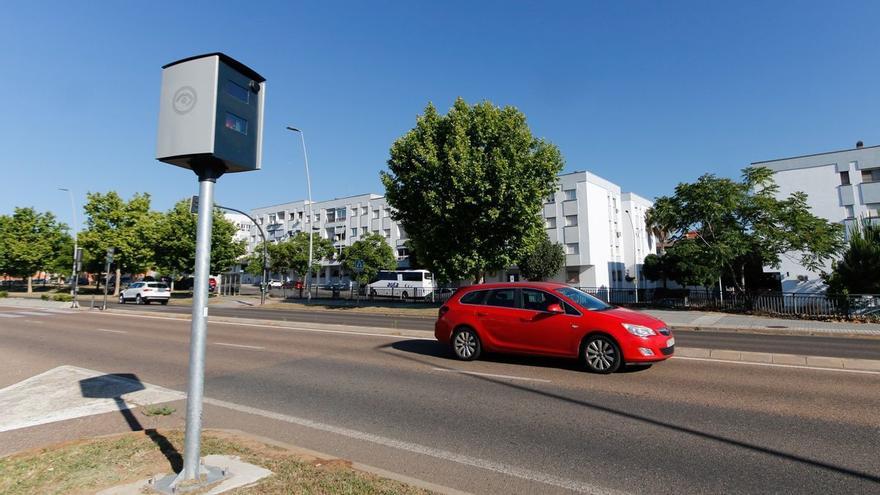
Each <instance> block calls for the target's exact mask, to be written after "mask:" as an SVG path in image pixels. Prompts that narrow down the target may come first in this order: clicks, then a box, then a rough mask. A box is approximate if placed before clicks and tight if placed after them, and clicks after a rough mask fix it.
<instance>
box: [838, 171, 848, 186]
mask: <svg viewBox="0 0 880 495" xmlns="http://www.w3.org/2000/svg"><path fill="white" fill-rule="evenodd" d="M840 185H841V186H848V185H849V172H841V173H840Z"/></svg>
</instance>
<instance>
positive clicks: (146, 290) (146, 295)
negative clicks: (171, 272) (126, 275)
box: [119, 282, 171, 306]
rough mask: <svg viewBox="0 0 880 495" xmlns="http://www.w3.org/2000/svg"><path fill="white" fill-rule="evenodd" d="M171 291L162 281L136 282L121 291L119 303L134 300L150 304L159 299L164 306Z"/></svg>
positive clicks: (138, 302)
mask: <svg viewBox="0 0 880 495" xmlns="http://www.w3.org/2000/svg"><path fill="white" fill-rule="evenodd" d="M169 298H171V291H170V290H168V286H167V285H165V284H163V283H161V282H135V283H133V284H131V286H130V287H129V288H127V289H125V290H124V291H122V292H120V293H119V304H125V303H126V302H127V301H134V302H135V303H136V304H150V303H151V302H153V301H158V302H159V303H161V304H162V305H163V306H164V305H166V304H168V299H169Z"/></svg>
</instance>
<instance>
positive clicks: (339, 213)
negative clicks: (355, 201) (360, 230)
mask: <svg viewBox="0 0 880 495" xmlns="http://www.w3.org/2000/svg"><path fill="white" fill-rule="evenodd" d="M346 213H348V209H347V208H336V220H339V221H340V222H343V221H345V214H346Z"/></svg>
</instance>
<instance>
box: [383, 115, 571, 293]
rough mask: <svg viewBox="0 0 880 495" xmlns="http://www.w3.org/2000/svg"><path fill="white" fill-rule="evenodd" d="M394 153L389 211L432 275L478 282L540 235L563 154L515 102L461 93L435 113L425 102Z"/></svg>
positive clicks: (388, 176)
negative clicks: (471, 100) (535, 131)
mask: <svg viewBox="0 0 880 495" xmlns="http://www.w3.org/2000/svg"><path fill="white" fill-rule="evenodd" d="M390 154H391V157H390V159H389V160H388V171H387V172H382V174H381V176H382V183H383V184H384V185H385V191H386V199H387V201H388V204H389V205H390V206H392V207H393V208H394V210H395V211H394V212H393V213H392V216H393V217H394V219H395V220H397V221H399V222H400V223H401V224H402V226H403V228H404V229H405V230H406V232H407V233H408V234H409V236H410V240H411V243H412V246H413V248H414V250H415V251H416V252H418V255H419V260H420V261H421V262H422V263H423V264H424V265H425V266H426V267H427V268H428V269H429V270H431V271H432V272H433V273H434V274H435V275H436V276H437V278H438V279H440V280H443V281H455V280H462V279H466V278H472V279H474V280H477V281H479V280H481V279H482V274H483V273H485V272H487V271H494V270H498V269H501V268H504V267H506V266H509V265H511V264H513V263H515V262H516V261H518V260H519V259H520V258H522V256H523V255H524V254H525V253H526V252H528V250H529V249H530V248H531V246H533V245H534V244H535V243H536V242H538V241H539V240H540V239H541V237H542V236H545V233H544V228H543V221H542V219H541V208H542V205H543V201H544V198H546V197H547V196H549V195H550V193H552V192H553V191H554V189H555V188H556V176H557V174H558V173H559V172H560V171H561V170H562V167H563V159H562V155H561V154H560V152H559V149H558V148H557V147H556V146H554V145H552V144H550V143H548V142H546V141H544V140H543V139H537V138H535V137H534V136H532V133H531V131H530V130H529V127H528V124H527V123H526V118H525V115H523V114H522V112H520V111H519V110H517V109H516V108H514V107H509V106H508V107H504V108H499V107H496V106H495V105H492V104H491V103H489V102H488V101H486V102H482V103H478V104H476V105H473V106H471V105H468V104H467V103H465V101H464V100H463V99H461V98H459V99H457V100H456V101H455V104H454V105H453V107H452V109H451V110H450V111H449V112H448V113H447V114H446V115H440V114H438V113H437V110H436V109H435V108H434V105H432V104H428V106H427V107H426V108H425V112H424V114H423V115H421V116H419V117H418V118H417V119H416V126H415V127H414V128H413V129H411V130H410V131H409V132H407V133H406V134H405V135H403V136H402V137H400V138H399V139H397V141H395V142H394V144H393V145H392V146H391V153H390Z"/></svg>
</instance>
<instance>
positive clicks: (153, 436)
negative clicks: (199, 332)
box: [0, 430, 431, 495]
mask: <svg viewBox="0 0 880 495" xmlns="http://www.w3.org/2000/svg"><path fill="white" fill-rule="evenodd" d="M151 432H152V433H151ZM146 433H147V434H145V432H134V433H127V434H124V435H117V436H112V437H104V438H98V439H93V440H83V441H78V442H69V443H64V444H60V445H56V446H53V447H49V448H45V449H38V450H33V451H29V452H24V453H21V454H16V455H12V456H9V457H5V458H2V459H0V494H4V495H5V494H8V495H31V494H35V493H39V494H87V493H95V492H97V491H100V490H102V489H105V488H109V487H112V486H116V485H121V484H124V483H130V482H133V481H137V480H139V479H144V478H147V477H149V476H152V475H155V474H158V473H168V472H170V471H171V467H172V465H176V466H179V465H180V457H179V454H178V452H179V451H181V450H182V447H183V434H182V433H181V432H179V431H170V432H164V431H163V432H155V431H154V430H148V432H146ZM211 454H221V455H236V456H240V457H241V458H242V460H244V461H246V462H250V463H253V464H256V465H259V466H263V467H265V468H266V469H269V470H270V471H272V472H273V473H274V475H273V476H271V477H269V478H267V479H265V480H262V481H261V482H260V483H258V484H257V485H254V486H250V487H246V488H240V489H238V490H235V491H233V492H231V493H234V494H260V495H274V494H279V495H280V494H290V493H297V494H347V495H348V494H350V495H360V494H405V495H409V494H428V493H431V492H428V491H426V490H423V489H420V488H415V487H412V486H409V485H406V484H403V483H400V482H397V481H394V480H388V479H384V478H380V477H378V476H375V475H372V474H369V473H364V472H361V471H357V470H354V469H352V468H351V465H350V464H349V463H348V462H346V461H339V460H331V461H328V460H323V459H316V458H310V457H304V456H301V455H295V454H293V453H291V452H289V451H287V450H286V449H283V448H280V447H276V446H271V445H266V444H263V443H261V442H258V441H255V440H251V439H248V438H242V437H239V436H237V435H234V434H231V433H228V432H213V431H207V432H205V433H204V435H203V437H202V455H211Z"/></svg>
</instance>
